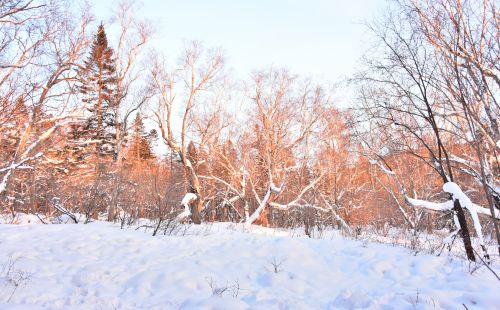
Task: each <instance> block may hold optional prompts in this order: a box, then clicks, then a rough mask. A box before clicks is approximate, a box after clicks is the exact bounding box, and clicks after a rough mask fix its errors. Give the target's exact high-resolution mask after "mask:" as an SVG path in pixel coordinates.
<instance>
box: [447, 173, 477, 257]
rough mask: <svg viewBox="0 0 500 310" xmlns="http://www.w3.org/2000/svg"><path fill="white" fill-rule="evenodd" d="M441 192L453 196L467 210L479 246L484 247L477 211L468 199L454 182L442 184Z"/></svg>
mask: <svg viewBox="0 0 500 310" xmlns="http://www.w3.org/2000/svg"><path fill="white" fill-rule="evenodd" d="M443 191H444V192H446V193H449V194H451V195H452V196H453V199H458V201H460V205H461V206H462V208H466V209H467V210H469V213H470V216H471V218H472V224H473V225H474V229H475V230H476V233H477V236H478V238H479V241H480V243H481V245H483V247H484V240H483V231H482V227H481V222H480V221H479V216H478V215H477V210H476V207H475V206H474V204H473V203H472V201H471V200H470V198H469V197H468V196H467V195H466V194H465V193H464V192H462V189H461V188H460V186H458V184H456V183H454V182H446V183H444V184H443Z"/></svg>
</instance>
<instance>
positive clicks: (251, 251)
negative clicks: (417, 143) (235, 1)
mask: <svg viewBox="0 0 500 310" xmlns="http://www.w3.org/2000/svg"><path fill="white" fill-rule="evenodd" d="M188 227H189V229H188V230H187V233H186V234H185V235H182V236H181V235H178V236H157V237H152V236H151V235H149V234H147V233H144V232H143V231H136V230H133V229H125V230H120V229H119V228H118V227H117V226H115V225H113V224H110V223H103V222H94V223H91V224H87V225H83V224H75V225H36V224H32V225H0V266H2V265H5V264H8V262H9V261H10V262H14V264H13V271H14V273H15V274H23V275H28V276H27V280H26V281H24V282H23V283H22V284H21V285H19V287H17V289H16V291H15V292H14V294H13V295H12V297H11V298H10V302H9V303H6V300H7V299H8V298H9V295H10V294H11V292H12V286H11V284H10V282H9V281H7V278H8V277H6V276H5V274H3V275H2V274H1V273H0V309H41V308H43V309H231V310H232V309H462V308H463V306H462V304H463V305H466V306H467V308H468V309H471V310H472V309H486V310H487V309H498V305H499V304H500V294H498V288H499V282H498V280H496V279H495V278H494V276H493V275H492V274H491V273H490V272H489V271H488V270H487V269H486V268H484V267H483V268H480V269H478V270H476V271H475V272H474V273H473V274H472V275H471V274H470V273H468V272H467V271H468V267H467V266H468V265H467V264H468V263H467V262H465V261H463V260H462V259H460V258H456V257H452V256H449V257H443V256H442V257H436V256H431V255H425V254H419V255H416V256H415V255H412V254H411V253H410V252H409V251H408V249H405V248H399V247H393V246H389V245H383V244H377V243H369V242H367V243H365V242H361V241H355V240H349V239H345V238H343V237H341V236H340V235H339V234H333V235H332V236H331V239H308V238H304V237H295V238H292V237H290V235H289V234H288V233H286V232H282V231H275V230H271V229H266V228H262V227H256V226H251V227H250V229H249V230H248V231H247V230H246V228H245V225H237V224H213V225H199V226H196V225H193V226H188ZM273 262H274V263H276V262H279V263H280V265H279V268H278V269H279V270H278V272H277V273H275V272H274V268H273ZM492 268H493V269H494V270H496V272H497V273H498V272H500V265H499V264H498V261H494V262H493V263H492ZM1 269H2V268H1V267H0V271H1ZM2 277H3V278H2Z"/></svg>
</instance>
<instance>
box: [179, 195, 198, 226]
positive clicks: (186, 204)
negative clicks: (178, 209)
mask: <svg viewBox="0 0 500 310" xmlns="http://www.w3.org/2000/svg"><path fill="white" fill-rule="evenodd" d="M197 198H198V196H196V194H194V193H186V195H184V198H182V201H181V205H182V206H184V211H182V213H180V214H179V215H178V216H177V219H179V220H181V219H183V218H186V217H189V216H190V215H191V209H190V208H189V204H191V202H193V201H194V200H196V199H197Z"/></svg>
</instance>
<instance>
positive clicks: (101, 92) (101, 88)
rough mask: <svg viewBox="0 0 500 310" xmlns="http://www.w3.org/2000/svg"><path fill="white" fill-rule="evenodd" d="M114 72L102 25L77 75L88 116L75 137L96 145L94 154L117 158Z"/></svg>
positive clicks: (112, 60)
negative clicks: (93, 142)
mask: <svg viewBox="0 0 500 310" xmlns="http://www.w3.org/2000/svg"><path fill="white" fill-rule="evenodd" d="M115 73H116V70H115V64H114V58H113V49H112V48H111V47H109V45H108V39H107V37H106V32H105V30H104V25H103V24H102V23H101V24H100V25H99V27H98V30H97V33H96V35H95V38H94V42H93V43H92V46H91V51H90V55H89V57H88V58H87V59H86V60H85V62H84V66H83V68H82V69H81V70H80V72H79V76H80V82H81V84H80V86H79V89H80V92H81V93H82V95H83V103H84V104H85V107H86V109H87V110H88V112H90V116H89V117H88V119H87V120H86V122H85V124H83V126H80V128H78V130H79V131H80V132H78V133H77V134H76V136H77V138H78V137H79V138H80V139H86V140H87V141H98V142H97V143H96V148H95V150H96V152H97V155H99V156H103V155H113V156H116V142H115V140H116V139H115V133H116V122H115V113H116V111H114V106H113V104H114V100H113V97H114V92H115V89H116V87H115V84H116V75H115Z"/></svg>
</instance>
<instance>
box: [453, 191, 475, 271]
mask: <svg viewBox="0 0 500 310" xmlns="http://www.w3.org/2000/svg"><path fill="white" fill-rule="evenodd" d="M453 210H455V212H457V218H458V222H459V224H460V235H461V236H462V240H463V241H464V247H465V252H466V253H467V258H468V259H469V260H470V261H473V262H475V261H476V257H475V256H474V249H473V248H472V243H471V240H470V233H469V228H467V220H466V219H465V213H464V209H462V206H461V205H460V201H459V200H458V199H455V200H454V201H453Z"/></svg>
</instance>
